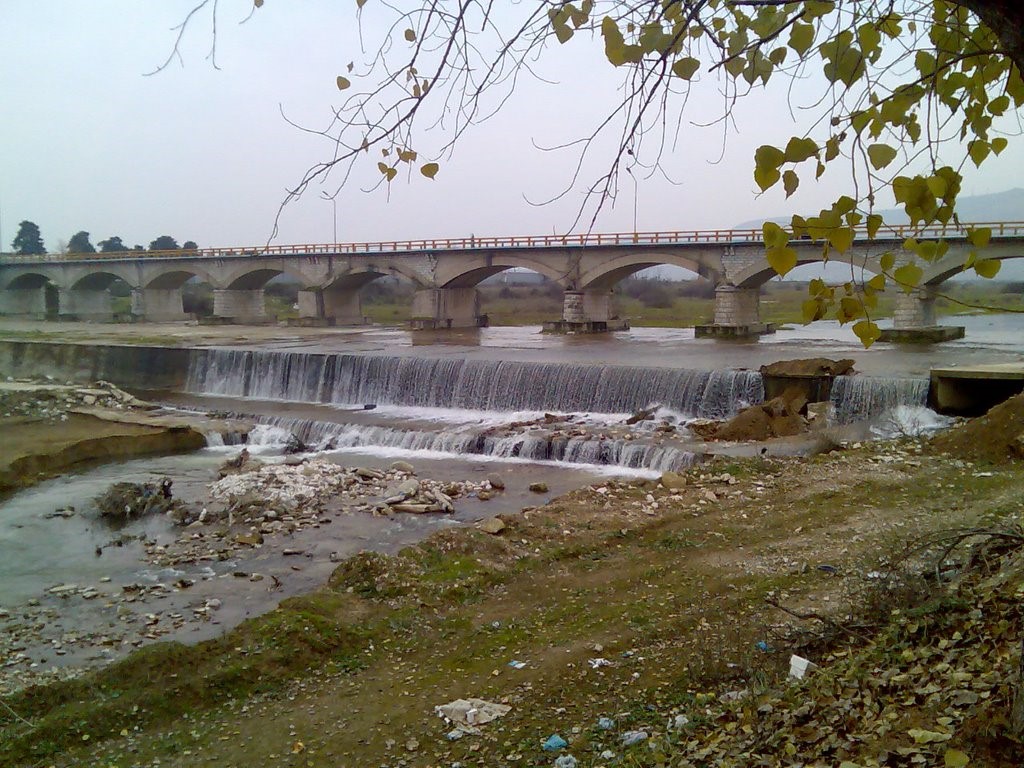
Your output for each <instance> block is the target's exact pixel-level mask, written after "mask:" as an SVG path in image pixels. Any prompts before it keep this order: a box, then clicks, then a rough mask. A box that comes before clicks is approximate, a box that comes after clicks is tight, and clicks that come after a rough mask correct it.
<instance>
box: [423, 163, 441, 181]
mask: <svg viewBox="0 0 1024 768" xmlns="http://www.w3.org/2000/svg"><path fill="white" fill-rule="evenodd" d="M439 168H440V166H439V165H438V164H437V163H427V164H426V165H424V166H422V167H421V168H420V173H422V174H423V175H424V176H426V177H427V178H428V179H432V178H434V177H435V176H436V175H437V171H438V169H439Z"/></svg>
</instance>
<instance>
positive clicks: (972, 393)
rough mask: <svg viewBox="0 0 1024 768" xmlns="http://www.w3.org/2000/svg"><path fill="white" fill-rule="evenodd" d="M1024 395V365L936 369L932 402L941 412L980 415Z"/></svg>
mask: <svg viewBox="0 0 1024 768" xmlns="http://www.w3.org/2000/svg"><path fill="white" fill-rule="evenodd" d="M1021 392H1024V363H1002V364H994V365H972V366H969V367H965V368H934V369H932V372H931V387H930V390H929V393H928V403H929V405H930V406H931V407H932V408H934V409H935V410H936V411H938V412H939V413H948V414H954V415H957V416H980V415H981V414H983V413H985V412H986V411H988V410H989V409H990V408H991V407H992V406H994V405H998V404H999V403H1001V402H1003V401H1004V400H1006V399H1007V398H1010V397H1013V396H1014V395H1018V394H1020V393H1021Z"/></svg>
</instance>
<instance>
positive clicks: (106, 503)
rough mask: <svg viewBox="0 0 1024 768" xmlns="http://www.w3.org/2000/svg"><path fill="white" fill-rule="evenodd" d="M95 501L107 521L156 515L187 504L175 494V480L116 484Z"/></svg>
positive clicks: (123, 520)
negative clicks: (172, 482)
mask: <svg viewBox="0 0 1024 768" xmlns="http://www.w3.org/2000/svg"><path fill="white" fill-rule="evenodd" d="M94 503H95V504H96V508H97V510H98V511H99V513H100V515H101V516H102V517H104V518H106V519H107V520H112V521H116V522H127V521H128V520H133V519H137V518H140V517H146V516H148V515H156V514H170V513H172V512H173V511H175V510H180V509H182V507H183V506H184V505H183V504H182V503H181V502H180V501H179V500H177V499H175V498H174V497H173V496H171V480H170V479H169V478H164V479H163V480H162V481H160V483H159V484H158V483H114V484H113V485H112V486H110V488H108V489H107V490H106V491H105V492H104V493H103V494H101V495H100V496H98V497H97V498H96V499H95V501H94Z"/></svg>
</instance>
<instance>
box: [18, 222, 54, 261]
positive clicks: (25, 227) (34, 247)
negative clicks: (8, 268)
mask: <svg viewBox="0 0 1024 768" xmlns="http://www.w3.org/2000/svg"><path fill="white" fill-rule="evenodd" d="M11 247H13V248H14V252H15V253H17V254H20V255H22V256H35V255H41V254H44V253H46V247H45V246H44V245H43V237H42V235H41V234H40V232H39V225H38V224H36V223H35V222H34V221H23V222H21V223H20V224H19V225H18V233H17V234H16V235H15V236H14V241H13V242H12V243H11Z"/></svg>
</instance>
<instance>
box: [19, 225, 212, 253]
mask: <svg viewBox="0 0 1024 768" xmlns="http://www.w3.org/2000/svg"><path fill="white" fill-rule="evenodd" d="M89 237H90V235H89V233H88V232H86V231H85V230H79V231H78V232H76V233H75V234H73V235H72V236H71V239H69V240H68V241H67V244H66V245H64V244H62V245H61V247H60V248H59V249H58V250H59V252H60V253H127V252H132V251H139V252H146V251H177V250H183V251H195V250H198V249H199V246H198V245H197V244H196V243H195V241H194V240H186V241H185V242H184V243H183V244H182V245H178V241H177V240H176V239H175V238H173V237H172V236H171V235H160V236H159V237H157V238H156V239H155V240H152V241H151V242H150V244H149V247H148V248H145V247H143V246H142V245H138V244H136V245H133V246H132V247H130V248H129V247H128V246H127V245H125V243H124V241H123V240H122V239H121V238H120V237H119V236H118V235H111V236H110V237H108V238H106V239H105V240H100V241H99V242H98V243H97V244H96V245H98V246H99V249H97V248H96V246H95V245H93V244H92V242H91V241H90V239H89ZM11 247H12V248H14V252H15V253H16V254H18V255H19V256H41V255H43V254H45V253H46V252H47V251H46V246H45V245H44V244H43V236H42V233H41V232H40V230H39V225H38V224H36V223H35V222H33V221H28V220H25V221H22V222H21V223H20V224H19V225H18V233H17V234H16V235H15V236H14V240H13V241H12V242H11Z"/></svg>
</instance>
